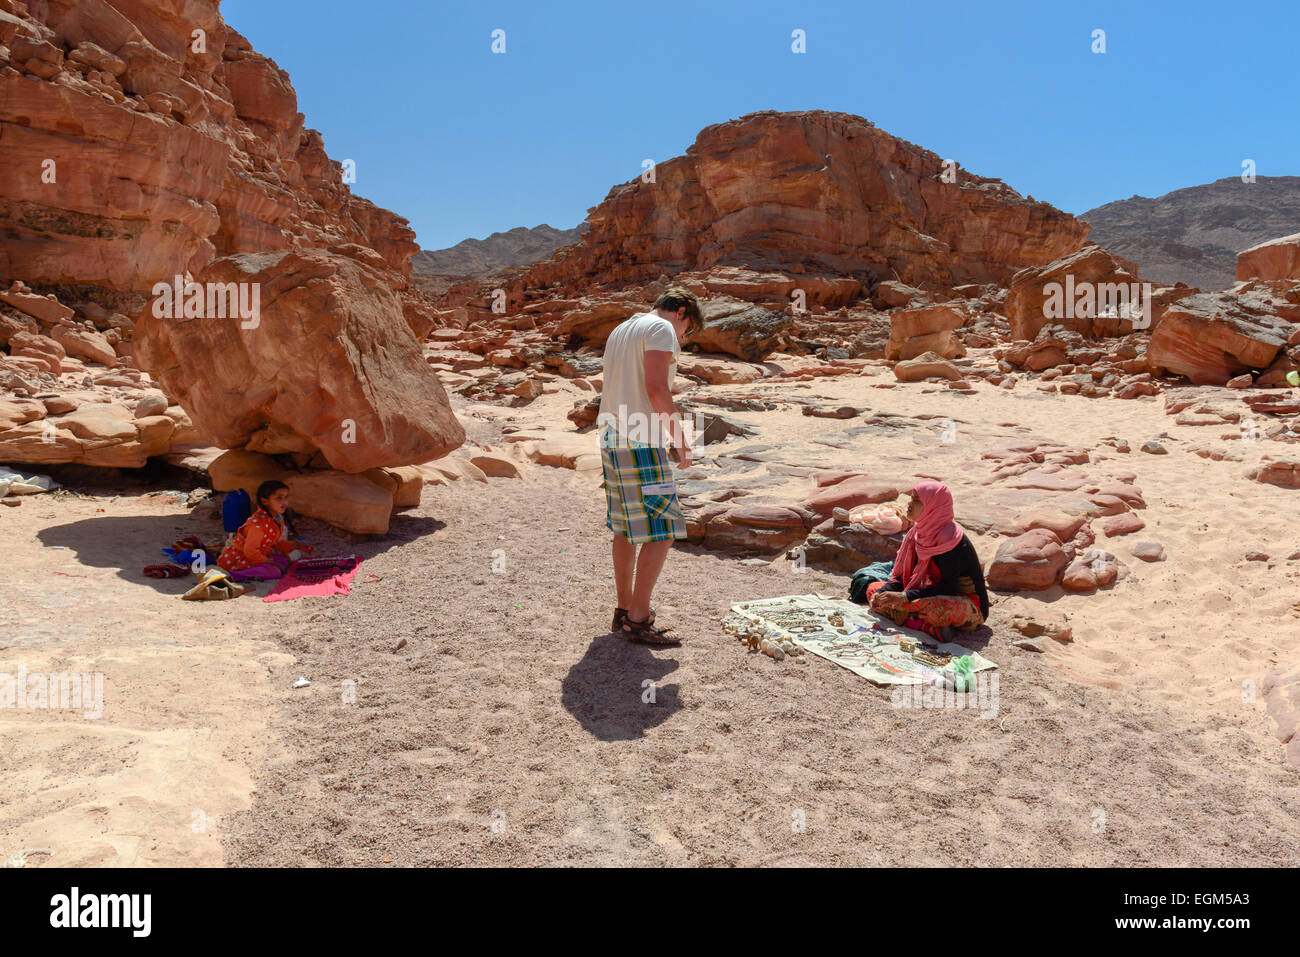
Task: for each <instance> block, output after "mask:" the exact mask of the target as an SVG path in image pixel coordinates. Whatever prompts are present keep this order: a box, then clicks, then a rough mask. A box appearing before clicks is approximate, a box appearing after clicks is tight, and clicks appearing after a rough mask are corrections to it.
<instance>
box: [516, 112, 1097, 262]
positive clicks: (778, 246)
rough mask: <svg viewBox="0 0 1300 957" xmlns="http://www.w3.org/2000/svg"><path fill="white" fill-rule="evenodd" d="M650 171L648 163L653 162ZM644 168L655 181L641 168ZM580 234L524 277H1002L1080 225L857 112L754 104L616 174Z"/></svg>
mask: <svg viewBox="0 0 1300 957" xmlns="http://www.w3.org/2000/svg"><path fill="white" fill-rule="evenodd" d="M651 173H652V174H653V176H651ZM651 179H652V181H650V180H651ZM587 225H588V230H587V232H586V234H585V235H584V236H583V238H582V240H581V241H579V242H578V243H577V244H576V245H573V246H570V247H568V248H567V249H564V250H562V251H561V252H559V253H558V254H557V255H556V256H555V257H553V258H552V259H551V260H550V261H548V262H546V263H541V264H539V265H537V266H535V267H534V268H533V269H531V270H530V271H529V272H528V274H527V276H526V278H525V280H524V285H525V286H529V287H536V286H547V285H550V284H552V283H555V282H559V283H560V284H561V285H562V286H565V287H570V286H575V285H579V284H581V283H583V282H589V281H595V280H599V281H601V282H634V281H639V280H644V279H647V278H654V277H657V276H659V275H660V274H661V273H664V272H674V271H682V270H707V269H711V268H713V267H715V266H726V265H731V266H748V267H752V268H760V267H762V268H771V269H777V270H784V271H792V270H797V271H801V272H815V273H830V274H835V275H851V276H855V277H859V278H861V279H864V280H867V281H881V280H889V279H896V280H901V281H903V282H905V283H911V284H919V283H931V284H941V285H947V286H954V285H960V284H964V283H985V282H1000V283H1005V281H1006V280H1008V279H1010V277H1011V275H1012V274H1013V273H1015V272H1016V271H1017V270H1019V269H1022V268H1024V267H1026V266H1036V265H1042V264H1044V263H1048V262H1051V261H1052V260H1054V259H1058V258H1060V257H1061V256H1064V255H1067V254H1068V253H1071V252H1074V251H1075V250H1076V249H1078V248H1079V247H1080V246H1081V245H1082V244H1083V241H1084V238H1085V237H1086V236H1087V233H1088V226H1087V225H1086V224H1085V223H1082V222H1080V221H1078V220H1076V219H1074V218H1073V217H1072V216H1069V215H1068V214H1066V213H1063V212H1061V211H1060V210H1058V209H1056V208H1054V207H1052V206H1050V205H1048V204H1047V203H1040V202H1034V201H1033V200H1031V199H1025V198H1024V197H1022V196H1021V195H1020V194H1019V193H1017V192H1016V191H1015V190H1013V189H1011V188H1010V187H1008V186H1006V185H1005V184H1003V183H1002V182H1000V181H998V180H996V179H988V178H985V177H981V176H975V175H972V174H971V173H968V172H966V171H965V170H961V169H959V168H957V167H955V166H954V165H951V164H948V165H946V164H945V162H944V160H943V159H942V158H941V157H940V156H938V155H937V154H935V153H932V152H930V151H929V150H926V149H922V148H921V147H919V146H915V145H913V144H912V143H908V142H906V141H905V140H901V139H899V138H898V137H895V136H891V135H890V134H888V133H886V132H884V131H883V130H880V129H877V128H876V127H875V126H874V125H873V124H872V123H870V122H869V121H867V120H865V119H863V118H862V117H859V116H852V115H849V114H846V113H832V112H826V111H809V112H801V113H777V112H771V111H769V112H762V113H752V114H749V115H748V116H743V117H741V118H740V119H737V120H731V121H728V122H726V123H719V124H717V125H715V126H710V127H707V128H705V129H704V130H702V131H701V132H700V134H699V136H698V137H697V138H696V140H695V143H694V144H693V145H692V146H691V147H690V148H689V149H687V151H686V155H685V156H679V157H675V158H673V159H670V160H667V161H665V162H662V163H659V164H658V165H657V166H656V167H655V168H654V170H653V171H649V172H647V173H646V174H643V176H641V177H639V178H637V179H635V180H633V181H632V182H630V183H624V184H622V185H620V186H616V187H614V188H613V189H612V190H611V191H610V193H609V195H608V196H607V197H606V198H605V200H604V202H602V203H601V204H600V205H599V206H597V207H595V208H594V209H593V210H592V211H591V213H590V215H589V216H588V218H587Z"/></svg>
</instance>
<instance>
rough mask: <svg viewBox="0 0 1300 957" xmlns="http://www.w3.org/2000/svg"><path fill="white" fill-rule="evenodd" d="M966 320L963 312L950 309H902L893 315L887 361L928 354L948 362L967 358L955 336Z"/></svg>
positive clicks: (886, 353)
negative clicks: (936, 355) (960, 357)
mask: <svg viewBox="0 0 1300 957" xmlns="http://www.w3.org/2000/svg"><path fill="white" fill-rule="evenodd" d="M967 318H968V317H967V315H966V312H965V311H964V310H963V309H957V308H954V307H952V306H949V305H941V306H923V307H921V308H919V309H900V310H898V311H897V312H894V313H891V314H890V317H889V343H888V345H886V347H885V358H886V359H915V358H916V357H917V356H919V355H921V354H922V353H925V352H934V353H937V354H938V355H940V356H942V357H943V358H945V359H954V358H957V357H959V356H964V355H965V354H966V350H965V348H964V347H963V346H962V344H961V343H960V342H958V341H957V340H956V339H954V338H953V334H952V333H953V330H954V329H960V328H961V327H962V326H963V325H965V323H966V320H967Z"/></svg>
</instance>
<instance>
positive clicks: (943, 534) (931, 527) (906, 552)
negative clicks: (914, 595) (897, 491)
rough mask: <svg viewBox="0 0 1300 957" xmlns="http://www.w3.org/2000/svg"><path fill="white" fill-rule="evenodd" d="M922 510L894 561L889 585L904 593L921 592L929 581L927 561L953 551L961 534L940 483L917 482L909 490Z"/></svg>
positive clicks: (963, 533) (928, 564)
mask: <svg viewBox="0 0 1300 957" xmlns="http://www.w3.org/2000/svg"><path fill="white" fill-rule="evenodd" d="M912 491H913V492H915V493H916V497H917V498H919V499H920V500H921V504H922V505H924V506H925V511H923V512H922V513H921V517H920V518H918V519H917V520H916V524H915V525H913V526H912V527H911V528H910V529H908V530H907V534H906V535H904V536H903V544H901V545H899V546H898V556H897V557H896V558H895V559H894V574H893V575H892V580H893V581H898V582H902V583H903V587H904V588H905V589H907V590H909V591H910V590H911V589H913V588H924V587H925V586H926V584H927V582H928V579H929V571H930V559H932V558H934V557H935V556H936V555H942V554H943V553H944V552H950V551H952V550H953V549H954V548H956V547H957V544H958V543H959V542H960V541H961V537H962V536H963V535H965V534H966V533H965V531H964V530H963V529H962V527H961V526H960V525H958V524H957V523H956V522H955V521H953V510H952V492H950V491H948V486H946V485H944V484H943V483H942V482H920V483H918V484H917V485H916V486H915V487H914V488H913V489H912Z"/></svg>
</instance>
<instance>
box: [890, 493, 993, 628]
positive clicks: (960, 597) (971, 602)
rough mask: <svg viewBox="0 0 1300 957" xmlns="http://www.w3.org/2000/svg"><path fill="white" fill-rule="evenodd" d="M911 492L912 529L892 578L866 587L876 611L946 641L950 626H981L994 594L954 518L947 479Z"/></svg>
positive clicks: (910, 515)
mask: <svg viewBox="0 0 1300 957" xmlns="http://www.w3.org/2000/svg"><path fill="white" fill-rule="evenodd" d="M908 495H909V497H910V500H909V502H908V506H907V517H908V519H909V520H911V522H912V527H911V528H910V529H908V532H907V534H906V535H905V536H904V537H903V543H902V544H901V545H899V546H898V555H897V556H896V557H895V558H894V572H893V575H892V577H891V578H890V580H889V581H887V582H876V583H875V584H873V585H870V586H868V588H867V600H868V602H870V604H871V609H872V611H878V612H880V613H881V614H883V615H888V616H889V617H891V618H893V619H894V621H895V622H897V623H898V624H900V625H904V626H906V627H908V628H915V629H917V630H920V631H924V632H927V633H929V634H931V635H933V636H935V637H936V638H941V639H942V638H945V637H946V636H945V635H944V633H943V629H945V628H959V629H962V630H963V631H969V630H971V629H973V628H978V627H979V626H980V625H982V624H983V623H984V619H985V618H986V617H988V613H989V593H988V589H987V588H986V587H985V585H984V569H983V568H982V567H981V566H980V560H979V556H978V555H977V554H976V553H975V546H974V545H972V544H971V542H970V539H969V538H967V537H966V533H965V532H964V531H963V530H962V527H961V526H960V525H958V524H957V523H956V521H954V520H953V507H952V492H950V491H949V490H948V486H946V485H944V484H943V483H942V482H921V483H919V484H918V485H916V486H915V487H914V488H913V489H912V490H911V491H910V492H908Z"/></svg>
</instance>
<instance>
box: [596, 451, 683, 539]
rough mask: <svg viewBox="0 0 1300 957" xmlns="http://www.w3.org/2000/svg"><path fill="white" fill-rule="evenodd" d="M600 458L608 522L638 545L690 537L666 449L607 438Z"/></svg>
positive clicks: (620, 533) (613, 529)
mask: <svg viewBox="0 0 1300 957" xmlns="http://www.w3.org/2000/svg"><path fill="white" fill-rule="evenodd" d="M610 441H611V442H616V441H618V440H615V439H613V438H612V437H611V439H610ZM600 464H601V469H602V471H603V472H604V474H605V503H606V506H607V511H606V515H605V527H607V528H608V529H609V530H610V531H612V532H614V533H615V534H617V535H622V536H624V537H625V538H627V539H628V541H630V542H632V544H634V545H643V544H645V543H646V542H663V541H669V540H672V539H679V538H685V537H686V519H685V518H683V517H682V507H681V504H680V503H679V502H678V501H677V480H676V479H675V478H674V477H673V465H672V462H671V461H669V458H668V450H667V449H662V448H659V447H658V446H654V445H641V444H635V443H626V442H623V443H620V444H612V445H607V444H606V442H605V441H603V440H602V441H601V443H600Z"/></svg>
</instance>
